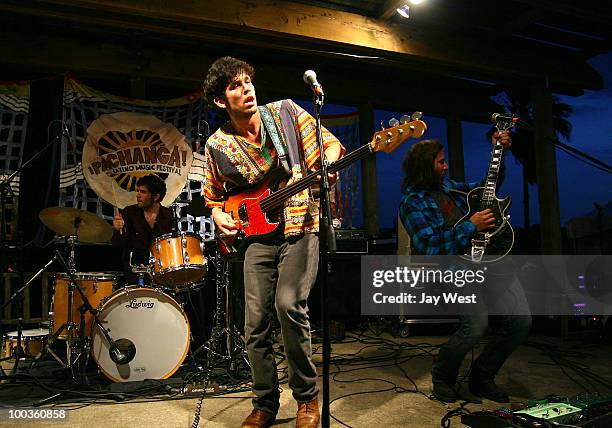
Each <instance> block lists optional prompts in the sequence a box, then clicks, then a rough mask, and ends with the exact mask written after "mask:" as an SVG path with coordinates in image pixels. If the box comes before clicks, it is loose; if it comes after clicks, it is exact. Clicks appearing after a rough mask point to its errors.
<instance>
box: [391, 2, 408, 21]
mask: <svg viewBox="0 0 612 428" xmlns="http://www.w3.org/2000/svg"><path fill="white" fill-rule="evenodd" d="M395 10H396V12H397V13H399V14H400V15H402V16H403V17H404V18H406V19H408V18H410V6H408V5H407V4H404V5H403V6H401V7H398V8H397V9H395Z"/></svg>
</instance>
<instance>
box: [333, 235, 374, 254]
mask: <svg viewBox="0 0 612 428" xmlns="http://www.w3.org/2000/svg"><path fill="white" fill-rule="evenodd" d="M335 232H336V253H337V254H368V236H367V234H366V231H365V230H362V229H336V230H335Z"/></svg>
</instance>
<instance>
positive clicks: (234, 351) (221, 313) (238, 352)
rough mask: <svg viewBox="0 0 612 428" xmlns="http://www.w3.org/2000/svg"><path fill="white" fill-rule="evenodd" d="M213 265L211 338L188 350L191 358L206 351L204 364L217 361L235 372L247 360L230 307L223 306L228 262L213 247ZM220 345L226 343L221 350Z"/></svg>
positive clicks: (225, 296) (226, 289)
mask: <svg viewBox="0 0 612 428" xmlns="http://www.w3.org/2000/svg"><path fill="white" fill-rule="evenodd" d="M213 263H214V265H215V272H216V278H215V287H216V308H215V314H214V319H213V328H212V332H211V335H210V339H209V340H208V341H207V342H206V343H204V344H203V345H201V346H200V347H199V348H198V349H196V350H195V351H193V352H192V353H191V356H192V358H194V359H195V356H196V355H197V354H198V353H199V352H201V351H206V359H207V366H209V365H212V367H217V366H218V365H219V364H222V365H226V366H227V367H228V371H229V372H237V371H238V370H239V369H240V367H243V368H245V367H246V368H248V369H249V370H250V367H251V366H250V363H249V360H248V358H247V355H246V350H245V347H244V340H243V338H242V337H241V335H240V333H239V332H238V331H237V330H236V328H235V326H234V324H233V319H232V317H231V315H230V313H229V311H226V310H225V307H226V305H228V301H227V300H228V299H229V287H230V284H231V275H230V262H228V261H227V260H225V259H224V258H223V257H222V256H221V254H220V252H218V251H216V252H215V254H214V256H213ZM223 342H225V343H223ZM222 345H225V351H226V352H227V354H224V352H223V349H222Z"/></svg>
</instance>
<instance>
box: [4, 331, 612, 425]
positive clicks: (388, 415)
mask: <svg viewBox="0 0 612 428" xmlns="http://www.w3.org/2000/svg"><path fill="white" fill-rule="evenodd" d="M380 337H382V338H384V339H388V340H393V341H394V342H396V343H397V344H398V345H404V349H405V350H404V351H403V352H401V354H398V358H397V359H398V361H399V364H395V365H394V364H393V361H386V362H380V363H375V364H372V363H371V362H370V363H368V364H367V366H366V365H357V364H356V363H358V362H359V361H358V359H359V358H381V357H382V356H384V355H389V353H390V352H392V349H391V348H389V347H388V346H387V347H385V348H383V347H381V345H380V344H376V341H377V340H378V338H377V337H375V336H373V335H372V334H371V333H370V334H369V338H368V339H367V341H368V342H370V343H372V345H370V346H368V345H365V344H363V343H357V342H355V341H353V342H352V343H340V344H334V345H333V357H334V359H335V361H338V360H337V359H338V358H342V359H343V361H342V363H341V364H333V365H332V373H334V380H333V381H332V382H331V396H332V399H335V398H337V397H341V396H345V395H347V394H354V393H360V392H361V393H362V394H359V395H353V396H350V397H346V398H341V399H338V400H336V401H334V402H333V403H332V404H331V413H332V415H333V416H334V417H336V418H338V419H339V420H341V421H342V422H343V423H344V424H346V425H342V424H341V423H340V422H337V421H335V420H333V419H332V421H331V426H334V427H336V426H338V427H339V426H351V427H366V428H373V427H377V426H380V425H381V424H384V425H385V426H386V427H419V428H429V427H432V428H433V427H440V420H441V418H442V417H443V416H444V415H445V414H446V412H447V411H449V410H451V409H454V408H456V407H458V404H449V405H445V404H442V403H439V402H437V401H434V400H431V399H430V398H428V396H429V394H430V393H431V383H430V382H431V378H430V373H429V372H430V368H431V361H432V357H431V355H430V354H431V351H433V352H435V348H432V347H429V346H427V345H422V344H431V345H437V344H440V343H442V342H443V341H444V340H445V337H443V336H442V337H440V336H438V337H412V338H408V339H395V338H392V337H390V336H387V335H382V336H380ZM528 343H537V344H539V346H540V348H536V347H532V346H521V347H520V348H519V349H518V350H517V351H516V352H515V353H514V354H513V356H512V357H511V358H510V360H509V361H508V362H507V363H506V365H505V366H504V368H503V369H502V371H501V373H500V374H499V376H498V378H497V382H498V384H499V385H500V386H502V387H504V388H505V389H506V390H507V391H508V392H509V393H510V394H511V397H512V400H513V402H524V401H525V400H526V399H530V398H541V397H543V396H546V395H549V394H558V395H564V396H572V395H575V394H578V393H580V392H581V391H583V389H582V388H581V387H580V386H578V385H577V384H576V383H574V382H572V381H571V380H570V379H569V378H568V377H567V376H566V375H565V374H564V373H563V372H562V370H561V369H560V368H559V367H558V366H557V365H555V364H554V363H553V361H552V360H551V358H550V357H548V356H546V355H544V354H543V352H542V349H553V348H556V347H559V348H560V349H561V352H560V354H559V355H564V356H566V357H568V358H570V359H571V360H572V361H575V362H578V363H580V364H582V365H584V366H588V368H589V369H590V370H591V371H592V372H594V373H596V374H597V375H599V377H600V378H601V379H603V380H606V381H607V382H609V383H610V382H612V364H611V362H612V361H611V360H612V352H611V351H612V346H610V345H583V344H580V343H577V342H575V343H573V342H563V341H561V340H558V339H551V338H548V337H533V336H532V337H530V338H529V342H528ZM407 345H412V346H410V347H409V346H407ZM421 345H422V346H421ZM364 346H367V347H366V348H364ZM356 353H357V354H356ZM315 360H316V361H317V362H320V353H317V354H316V356H315ZM376 365H378V366H379V367H376ZM468 365H469V360H468V359H466V361H465V366H464V371H463V373H465V370H467V367H468ZM355 369H357V370H355ZM319 370H320V368H319ZM348 370H351V371H348ZM569 373H570V374H572V373H571V372H569ZM573 377H574V378H576V379H577V380H580V378H579V376H576V375H575V374H574V375H573ZM409 378H410V379H412V381H414V384H413V383H412V382H411V381H410V379H409ZM582 383H583V384H584V382H582ZM394 385H395V386H396V387H397V389H394V388H395V386H394ZM415 386H416V388H418V391H419V392H418V393H414V392H406V391H408V390H410V391H412V390H414V389H415ZM0 387H1V386H0ZM587 388H589V387H588V386H587ZM593 388H594V386H593ZM591 389H592V388H591ZM601 389H603V391H605V388H601ZM375 391H379V392H375ZM607 392H608V393H609V392H610V391H609V390H608V391H607ZM196 401H197V400H196V399H181V400H169V401H158V402H149V403H120V404H93V405H89V406H86V407H83V408H80V409H76V410H69V412H68V421H67V423H65V424H62V426H71V427H88V428H90V427H91V428H94V427H126V428H135V427H177V428H183V427H190V426H191V424H192V422H193V417H194V410H195V405H196ZM498 407H501V406H500V405H499V404H497V403H492V402H489V401H485V402H483V403H482V404H468V405H467V408H468V409H470V410H471V411H477V410H482V409H495V408H498ZM250 411H251V401H250V393H248V392H245V393H236V394H231V395H226V396H223V397H218V398H206V399H205V400H204V403H203V405H202V412H201V421H200V424H199V426H201V427H202V426H206V427H239V426H240V424H241V422H242V420H243V419H244V417H246V415H247V414H248V413H249V412H250ZM295 412H296V404H295V401H294V400H293V399H292V397H291V392H290V390H288V388H287V386H286V385H283V391H282V395H281V409H280V412H279V414H278V419H277V423H276V424H275V426H276V427H279V428H280V427H292V426H295ZM17 425H18V426H33V427H34V426H36V427H46V426H49V427H57V426H58V425H59V424H58V423H57V422H48V423H47V422H21V421H20V422H16V423H12V422H9V421H8V420H7V419H6V418H4V419H3V420H0V426H17ZM451 426H453V427H462V426H464V425H462V424H461V423H460V420H459V418H453V420H452V425H451Z"/></svg>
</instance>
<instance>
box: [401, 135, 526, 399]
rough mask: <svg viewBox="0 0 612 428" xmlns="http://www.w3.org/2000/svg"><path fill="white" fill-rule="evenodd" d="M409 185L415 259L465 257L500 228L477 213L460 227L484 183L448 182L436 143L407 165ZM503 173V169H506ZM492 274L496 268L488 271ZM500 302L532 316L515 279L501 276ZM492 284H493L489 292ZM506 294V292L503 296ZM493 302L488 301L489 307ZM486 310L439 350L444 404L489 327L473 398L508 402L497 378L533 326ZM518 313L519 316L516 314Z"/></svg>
mask: <svg viewBox="0 0 612 428" xmlns="http://www.w3.org/2000/svg"><path fill="white" fill-rule="evenodd" d="M492 138H493V139H496V138H499V139H500V142H501V143H502V145H503V146H504V147H510V145H511V144H512V139H511V137H510V135H509V133H508V131H504V132H502V133H497V132H496V133H495V134H494V135H493V137H492ZM402 168H403V170H404V174H405V177H404V181H403V183H402V197H401V200H400V219H401V223H402V225H403V226H404V227H405V229H406V231H407V232H408V235H409V237H410V241H411V251H412V253H413V254H421V255H453V254H465V253H466V251H467V250H468V249H469V247H470V244H471V241H470V239H471V237H472V236H473V235H474V233H476V231H484V230H488V229H491V228H494V227H495V218H494V216H493V213H492V212H491V210H489V209H486V210H484V211H480V212H476V213H475V214H473V215H472V216H471V217H470V218H469V220H466V221H463V222H462V223H459V224H456V223H457V222H458V221H459V220H460V219H461V218H462V217H463V216H465V215H466V213H467V212H468V206H467V201H466V198H465V193H460V192H468V191H470V190H471V189H473V188H475V187H477V186H478V185H479V183H470V184H468V183H458V182H456V181H453V180H450V179H448V178H447V177H446V173H447V171H448V164H447V162H446V156H445V153H444V148H443V146H442V144H440V142H439V141H437V140H424V141H421V142H419V143H416V144H414V145H413V146H412V147H411V148H410V150H409V152H408V153H407V154H406V157H405V159H404V161H403V165H402ZM502 172H503V168H502ZM489 271H491V268H489ZM493 278H495V279H494V281H495V283H496V284H495V285H499V294H500V300H495V302H494V303H495V304H499V303H500V302H501V304H505V301H504V299H507V304H508V305H510V304H512V305H514V306H512V308H515V310H516V313H519V314H528V313H529V309H528V304H527V301H526V299H525V295H524V292H523V290H522V288H521V287H520V284H518V281H517V280H516V276H515V275H507V274H503V275H497V276H494V277H493ZM492 285H493V284H488V283H487V287H489V286H492ZM502 290H504V291H502ZM492 303H493V302H489V301H487V304H492ZM488 310H490V308H487V307H486V306H485V305H481V306H479V307H478V309H476V311H475V312H474V313H470V314H469V315H462V316H461V317H460V325H459V328H458V330H457V331H456V332H455V333H454V334H453V335H452V336H451V337H450V338H449V340H448V342H446V343H445V344H443V345H442V346H441V347H440V351H439V353H438V355H437V357H436V359H435V361H434V364H433V367H432V381H433V393H434V396H435V397H436V398H438V399H439V400H441V401H444V402H454V401H456V400H457V399H458V398H460V396H459V395H458V393H457V391H456V389H455V383H456V381H457V376H458V373H459V368H460V366H461V363H462V361H463V359H464V357H465V355H466V354H467V353H468V352H469V351H470V350H471V349H472V348H473V346H474V345H476V344H477V343H478V342H479V341H480V340H481V339H482V338H483V337H484V335H485V332H486V330H487V327H488V326H489V325H491V326H495V327H498V329H497V331H496V334H495V335H493V336H492V337H491V338H490V339H489V342H488V344H487V345H486V347H485V348H484V349H483V351H482V352H481V353H480V356H479V357H478V358H477V359H476V360H475V361H474V363H473V364H472V368H471V372H470V375H469V390H470V392H471V393H473V394H475V395H477V396H479V397H484V398H488V399H490V400H493V401H496V402H499V403H506V402H508V401H509V397H508V394H507V393H506V392H505V391H504V390H502V389H501V388H500V387H498V386H497V385H496V384H495V380H494V379H495V376H496V375H497V373H498V372H499V370H500V369H501V367H502V365H503V364H504V362H505V361H506V359H507V358H508V357H509V356H510V355H511V353H512V352H513V351H514V350H515V349H516V348H517V347H518V345H519V344H520V343H521V342H522V341H523V340H524V339H525V337H526V336H527V334H528V333H529V330H530V327H531V317H530V316H528V315H511V316H506V315H504V316H489V315H488ZM513 313H514V312H513Z"/></svg>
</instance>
